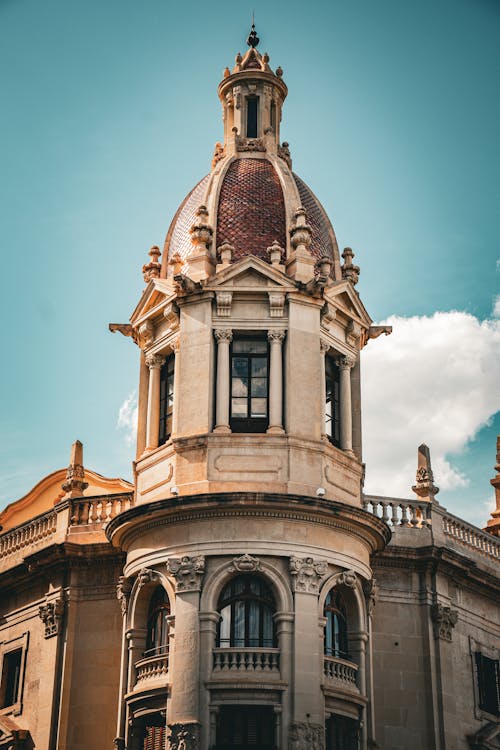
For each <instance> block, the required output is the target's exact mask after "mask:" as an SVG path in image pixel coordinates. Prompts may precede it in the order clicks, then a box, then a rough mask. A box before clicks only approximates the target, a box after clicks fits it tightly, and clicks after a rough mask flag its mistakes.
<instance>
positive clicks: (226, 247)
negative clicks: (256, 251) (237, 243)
mask: <svg viewBox="0 0 500 750" xmlns="http://www.w3.org/2000/svg"><path fill="white" fill-rule="evenodd" d="M218 251H219V256H220V261H221V263H222V265H223V266H228V265H229V264H230V263H231V259H232V257H233V253H234V247H233V246H232V245H231V244H230V243H229V242H226V241H224V242H223V243H222V245H219V247H218Z"/></svg>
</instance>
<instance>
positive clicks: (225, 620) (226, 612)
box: [219, 605, 231, 646]
mask: <svg viewBox="0 0 500 750" xmlns="http://www.w3.org/2000/svg"><path fill="white" fill-rule="evenodd" d="M220 614H221V621H220V631H219V632H220V644H221V646H229V641H230V639H231V605H228V606H227V607H224V609H222V610H221V613H220Z"/></svg>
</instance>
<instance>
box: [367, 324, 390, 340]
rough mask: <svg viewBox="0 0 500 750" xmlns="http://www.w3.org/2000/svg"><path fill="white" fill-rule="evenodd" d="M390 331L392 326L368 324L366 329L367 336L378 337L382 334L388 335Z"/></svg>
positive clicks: (370, 337)
mask: <svg viewBox="0 0 500 750" xmlns="http://www.w3.org/2000/svg"><path fill="white" fill-rule="evenodd" d="M390 333H392V326H370V327H369V329H368V338H369V339H378V337H379V336H381V335H382V334H385V336H389V334H390Z"/></svg>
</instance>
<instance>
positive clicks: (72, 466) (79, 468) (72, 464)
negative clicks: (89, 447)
mask: <svg viewBox="0 0 500 750" xmlns="http://www.w3.org/2000/svg"><path fill="white" fill-rule="evenodd" d="M61 486H62V488H63V490H64V491H65V493H66V494H65V496H64V500H67V499H71V498H73V497H81V496H82V495H83V492H84V490H86V489H87V487H88V483H87V482H86V481H85V469H84V468H83V445H82V443H81V442H80V441H79V440H75V442H74V443H73V445H72V446H71V458H70V461H69V466H68V468H67V470H66V481H65V482H64V483H63V484H62V485H61Z"/></svg>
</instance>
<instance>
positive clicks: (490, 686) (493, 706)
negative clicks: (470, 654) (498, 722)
mask: <svg viewBox="0 0 500 750" xmlns="http://www.w3.org/2000/svg"><path fill="white" fill-rule="evenodd" d="M476 675H477V687H478V692H479V708H481V709H482V710H483V711H486V712H487V713H489V714H493V715H494V716H499V715H500V662H499V661H498V659H490V658H488V657H487V656H485V655H484V654H482V653H481V652H480V651H476Z"/></svg>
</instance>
